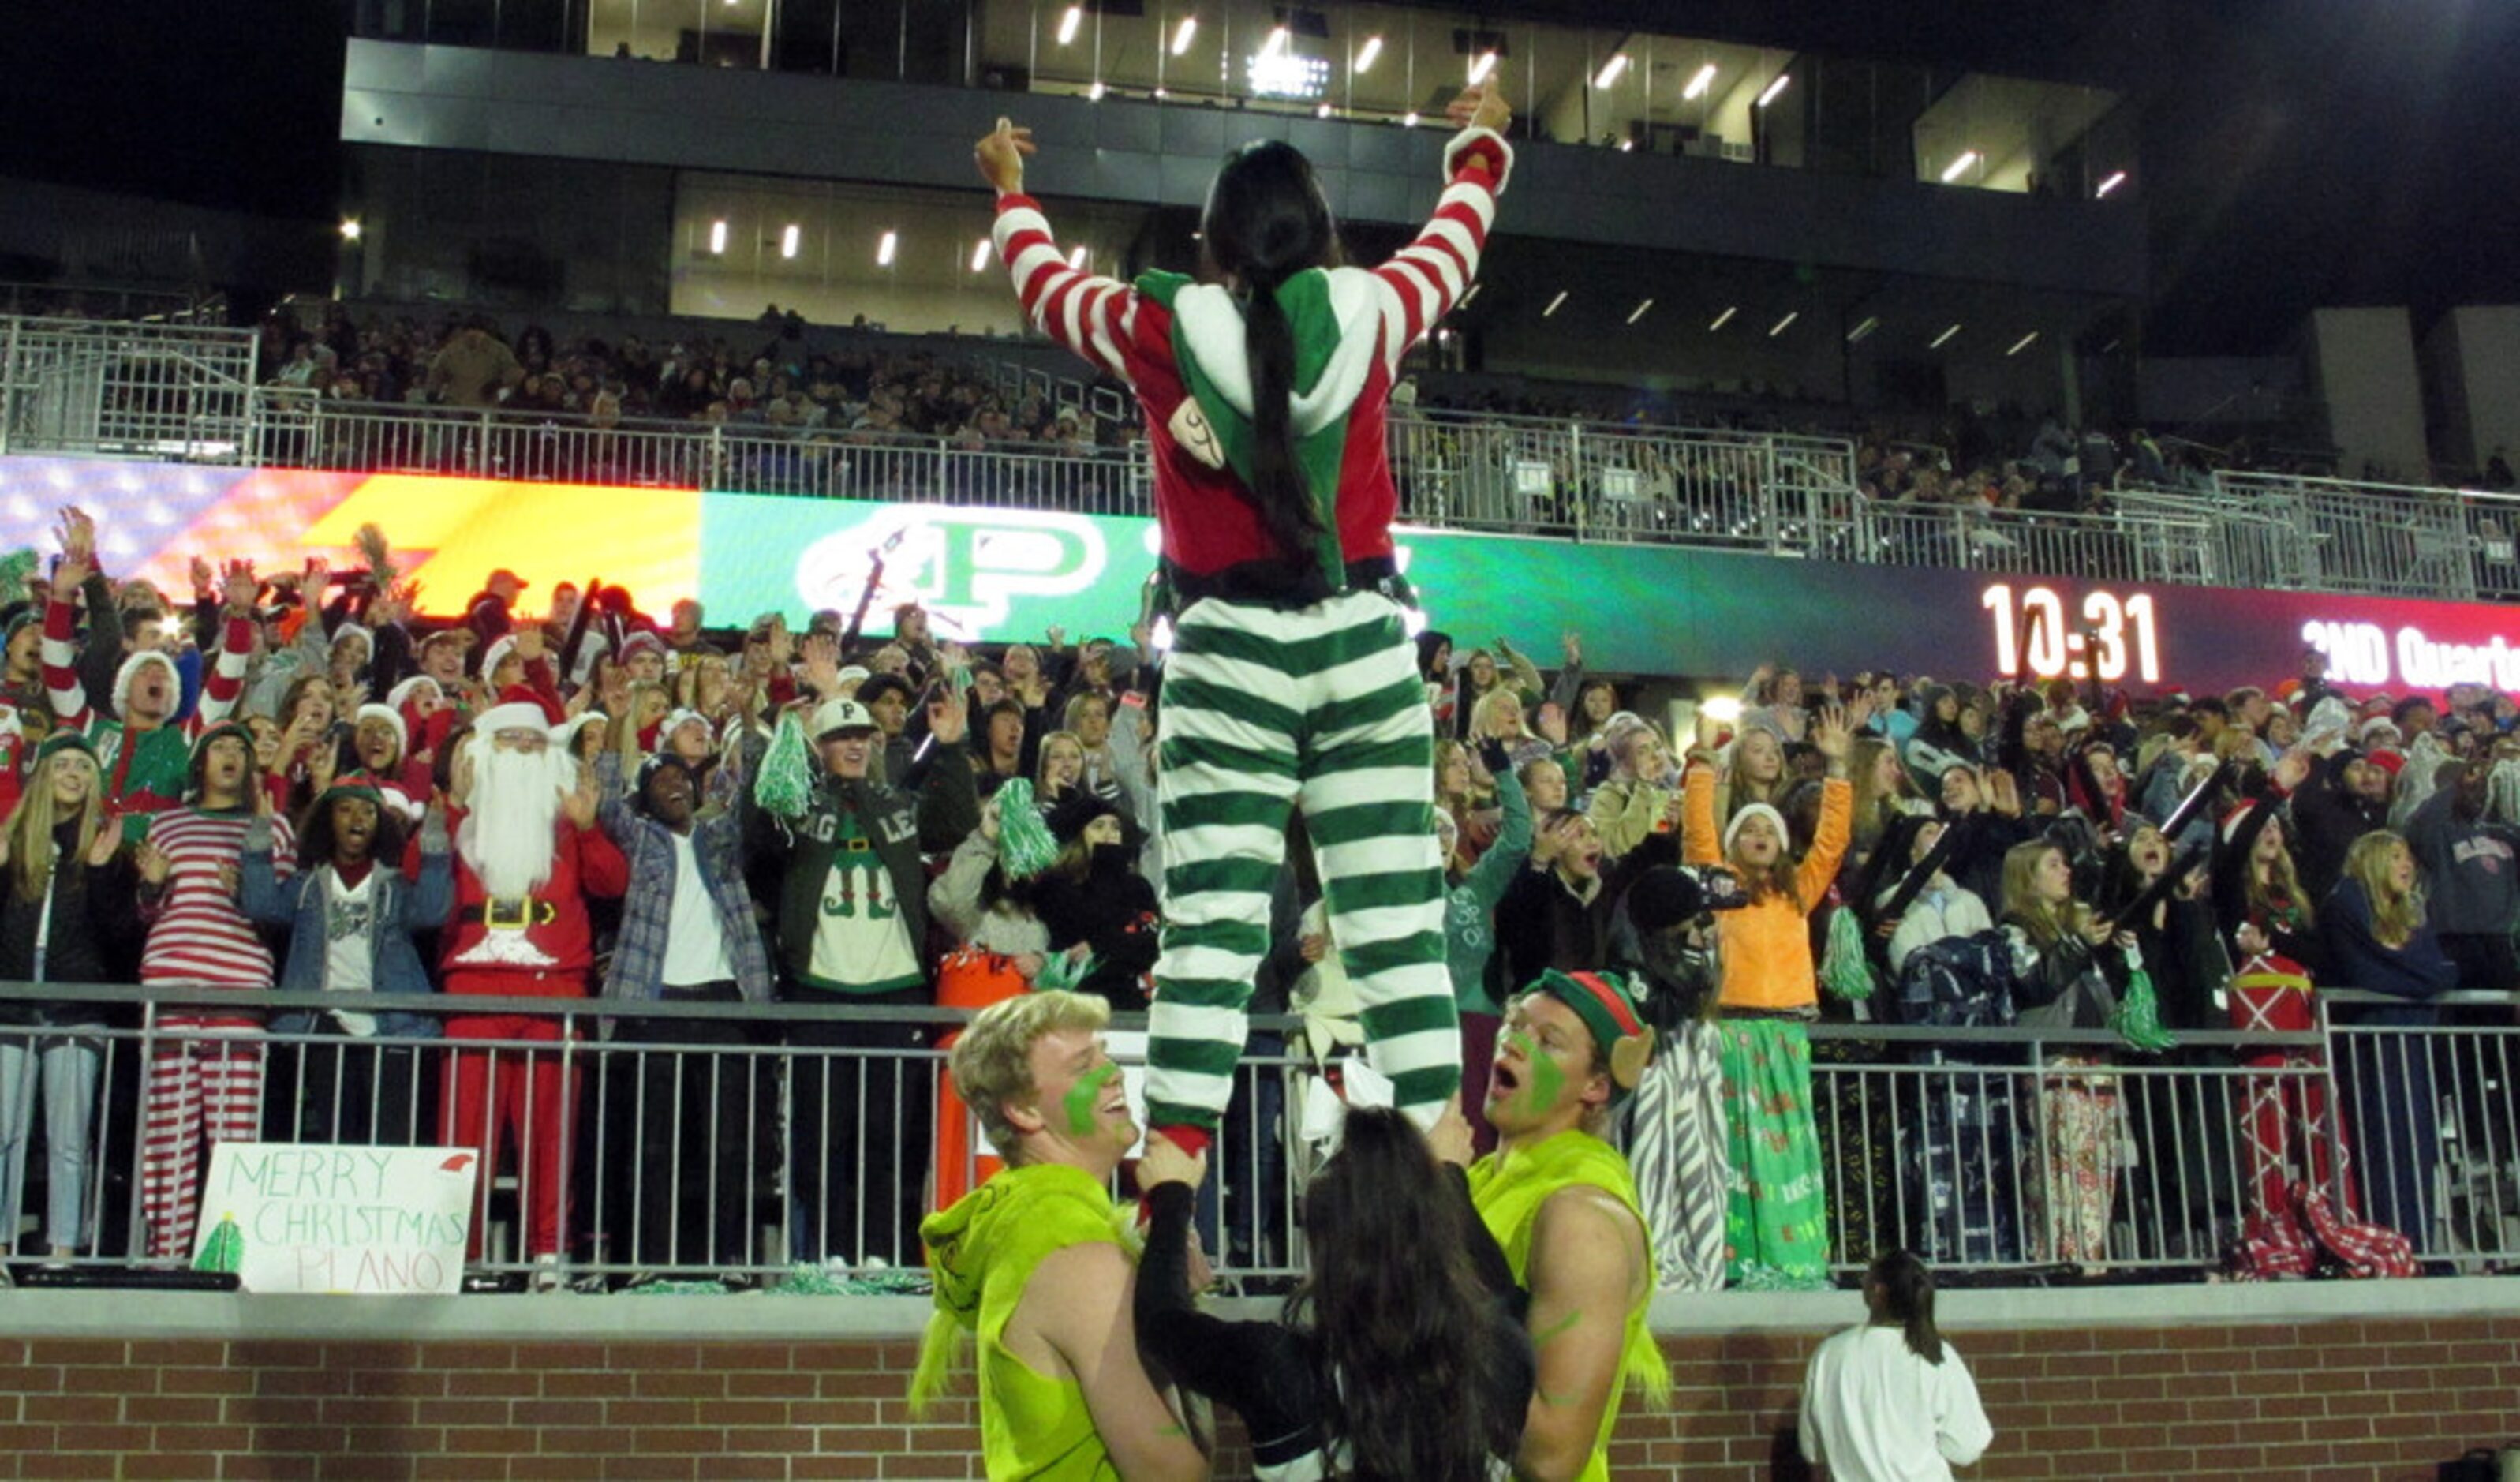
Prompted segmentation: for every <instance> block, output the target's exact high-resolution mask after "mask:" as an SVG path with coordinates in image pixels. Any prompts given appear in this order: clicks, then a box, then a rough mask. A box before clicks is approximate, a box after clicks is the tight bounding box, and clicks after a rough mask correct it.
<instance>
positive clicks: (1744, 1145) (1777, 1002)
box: [1681, 701, 1865, 1290]
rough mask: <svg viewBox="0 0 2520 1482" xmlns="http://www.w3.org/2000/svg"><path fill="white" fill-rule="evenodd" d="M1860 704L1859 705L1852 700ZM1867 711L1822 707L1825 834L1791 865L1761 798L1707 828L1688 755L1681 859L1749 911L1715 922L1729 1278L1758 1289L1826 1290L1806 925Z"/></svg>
mask: <svg viewBox="0 0 2520 1482" xmlns="http://www.w3.org/2000/svg"><path fill="white" fill-rule="evenodd" d="M1860 705H1861V702H1860V701H1859V706H1860ZM1864 719H1865V717H1864V715H1863V714H1861V713H1858V714H1855V715H1853V716H1849V714H1848V713H1847V712H1846V711H1843V710H1841V709H1839V708H1837V707H1836V706H1834V705H1831V706H1829V707H1828V708H1826V709H1824V710H1823V711H1822V712H1821V713H1820V716H1819V718H1818V719H1817V720H1816V721H1815V722H1814V723H1813V725H1812V727H1811V731H1810V741H1811V742H1812V743H1813V744H1814V745H1815V746H1817V747H1819V748H1820V753H1821V755H1822V756H1823V757H1824V758H1826V759H1827V762H1828V778H1827V781H1826V782H1824V783H1823V785H1822V791H1821V807H1820V827H1819V829H1818V831H1817V836H1816V837H1814V838H1813V840H1812V841H1811V847H1810V848H1809V849H1808V850H1807V851H1805V853H1804V854H1803V857H1802V859H1801V861H1800V862H1799V863H1797V862H1796V860H1795V859H1794V856H1793V849H1792V840H1791V839H1790V838H1789V837H1788V836H1787V831H1786V828H1785V821H1784V817H1783V816H1782V815H1781V814H1779V813H1778V811H1777V810H1776V809H1774V808H1772V807H1770V806H1768V805H1767V804H1766V803H1751V804H1748V805H1747V806H1745V807H1743V808H1741V809H1740V810H1739V811H1738V812H1736V813H1734V814H1733V818H1732V821H1731V822H1730V823H1728V824H1727V825H1725V827H1724V829H1723V831H1722V833H1721V834H1720V835H1719V834H1718V832H1717V831H1716V826H1715V790H1716V772H1715V768H1714V766H1713V759H1712V758H1711V757H1709V756H1705V755H1702V754H1701V755H1698V756H1695V757H1693V758H1692V760H1691V763H1690V766H1689V769H1688V780H1687V783H1686V784H1685V786H1684V800H1683V803H1682V814H1681V827H1682V833H1681V850H1682V856H1683V858H1684V859H1686V860H1687V862H1688V863H1689V864H1691V865H1699V866H1705V865H1725V866H1729V867H1730V868H1731V869H1732V870H1733V874H1734V875H1736V876H1739V877H1740V880H1741V883H1742V885H1743V886H1744V888H1745V889H1746V891H1747V893H1748V895H1749V904H1748V905H1747V906H1745V907H1743V908H1742V909H1740V910H1738V911H1728V912H1725V913H1724V914H1723V915H1722V916H1720V917H1718V918H1717V925H1716V936H1717V947H1716V951H1717V959H1718V962H1719V963H1720V965H1721V966H1720V982H1721V988H1720V991H1719V993H1718V997H1717V1001H1716V1002H1717V1007H1718V1010H1719V1012H1720V1013H1721V1015H1722V1022H1721V1024H1720V1026H1719V1027H1720V1030H1721V1037H1720V1043H1719V1045H1718V1055H1719V1058H1720V1060H1721V1061H1722V1064H1723V1068H1724V1123H1725V1141H1726V1143H1727V1145H1728V1146H1729V1150H1730V1153H1731V1160H1732V1165H1733V1187H1732V1194H1731V1198H1730V1200H1729V1202H1728V1205H1727V1208H1726V1210H1725V1281H1726V1284H1727V1285H1731V1286H1734V1287H1743V1288H1748V1289H1752V1290H1805V1289H1810V1290H1819V1289H1824V1288H1826V1287H1827V1285H1828V1202H1827V1197H1826V1190H1825V1188H1824V1186H1823V1181H1822V1176H1821V1161H1820V1137H1819V1134H1818V1132H1817V1131H1816V1130H1815V1128H1814V1126H1813V1122H1812V1077H1811V1036H1810V1031H1809V1030H1808V1029H1807V1028H1806V1027H1805V1026H1807V1025H1808V1024H1809V1023H1810V1022H1811V1021H1812V1020H1813V1019H1815V1018H1817V1017H1819V1016H1820V991H1819V974H1818V972H1817V970H1816V967H1815V965H1814V963H1813V962H1812V950H1811V929H1810V925H1809V921H1808V919H1809V917H1810V915H1811V913H1812V912H1813V911H1814V910H1815V909H1817V908H1818V907H1819V906H1820V905H1821V904H1822V902H1823V900H1825V899H1826V897H1827V894H1828V889H1829V883H1830V881H1832V880H1834V879H1835V878H1836V877H1837V867H1838V863H1839V861H1841V860H1842V859H1844V858H1845V856H1846V844H1847V836H1848V833H1849V831H1850V829H1851V825H1852V821H1853V818H1854V812H1855V801H1854V788H1853V787H1852V786H1850V785H1849V783H1848V782H1847V775H1846V774H1847V754H1848V752H1849V750H1850V749H1851V748H1852V746H1853V742H1854V731H1855V728H1856V727H1858V726H1861V725H1862V724H1863V723H1864Z"/></svg>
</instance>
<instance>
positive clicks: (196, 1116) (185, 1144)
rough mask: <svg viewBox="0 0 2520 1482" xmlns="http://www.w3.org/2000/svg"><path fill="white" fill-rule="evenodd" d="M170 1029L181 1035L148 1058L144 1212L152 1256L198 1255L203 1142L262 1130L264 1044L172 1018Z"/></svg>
mask: <svg viewBox="0 0 2520 1482" xmlns="http://www.w3.org/2000/svg"><path fill="white" fill-rule="evenodd" d="M166 1027H167V1028H168V1029H169V1030H170V1031H171V1032H172V1033H173V1034H175V1035H176V1036H179V1038H176V1039H174V1040H173V1041H171V1042H167V1041H161V1042H159V1044H158V1048H157V1051H156V1053H155V1054H154V1055H151V1056H150V1059H149V1089H148V1096H147V1106H146V1113H147V1126H146V1128H145V1130H144V1132H143V1135H142V1143H141V1149H140V1212H141V1215H142V1217H143V1218H145V1219H146V1220H147V1221H148V1223H149V1254H150V1256H151V1257H152V1258H153V1259H156V1260H166V1261H183V1260H190V1259H191V1258H192V1255H193V1230H194V1222H195V1220H196V1219H197V1218H198V1217H199V1216H200V1214H201V1201H202V1187H201V1185H202V1169H203V1148H204V1144H205V1143H206V1144H208V1145H216V1144H219V1143H250V1142H253V1141H254V1140H255V1139H256V1138H257V1137H259V1136H260V1135H261V1128H262V1061H263V1051H264V1046H263V1044H262V1042H261V1041H260V1039H258V1038H252V1037H234V1038H230V1037H217V1036H211V1035H206V1034H203V1033H202V1025H201V1023H200V1022H199V1021H197V1020H187V1021H181V1022H179V1021H175V1020H168V1021H167V1023H166ZM218 1027H227V1026H226V1024H224V1023H222V1024H221V1025H219V1026H218Z"/></svg>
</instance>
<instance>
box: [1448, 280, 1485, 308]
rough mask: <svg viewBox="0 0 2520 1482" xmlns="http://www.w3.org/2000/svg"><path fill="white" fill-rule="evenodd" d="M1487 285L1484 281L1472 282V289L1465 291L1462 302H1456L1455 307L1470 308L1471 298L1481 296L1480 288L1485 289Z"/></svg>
mask: <svg viewBox="0 0 2520 1482" xmlns="http://www.w3.org/2000/svg"><path fill="white" fill-rule="evenodd" d="M1485 287H1487V285H1485V284H1482V283H1474V284H1471V285H1470V291H1469V292H1466V293H1463V295H1462V301H1461V302H1459V303H1457V304H1455V305H1453V307H1455V308H1457V309H1466V308H1468V307H1469V306H1470V300H1471V299H1473V298H1476V297H1478V296H1479V290H1481V289H1483V288H1485Z"/></svg>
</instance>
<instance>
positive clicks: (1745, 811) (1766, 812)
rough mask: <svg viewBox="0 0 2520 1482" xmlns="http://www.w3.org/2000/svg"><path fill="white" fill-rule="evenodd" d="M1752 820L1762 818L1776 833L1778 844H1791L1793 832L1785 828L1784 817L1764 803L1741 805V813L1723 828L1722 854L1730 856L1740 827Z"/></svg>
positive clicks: (1735, 815)
mask: <svg viewBox="0 0 2520 1482" xmlns="http://www.w3.org/2000/svg"><path fill="white" fill-rule="evenodd" d="M1754 818H1764V819H1766V820H1767V821H1768V823H1769V825H1770V826H1771V827H1772V828H1774V829H1775V830H1776V831H1777V840H1778V842H1779V843H1781V844H1786V845H1790V844H1792V842H1793V837H1794V835H1793V831H1792V830H1790V829H1787V828H1786V827H1785V816H1784V815H1783V814H1781V813H1778V811H1777V810H1776V809H1774V808H1771V807H1769V806H1768V805H1767V804H1766V803H1743V804H1742V805H1741V811H1740V812H1738V813H1735V814H1733V822H1731V823H1729V824H1726V825H1725V826H1724V852H1725V853H1726V854H1731V853H1732V852H1733V838H1734V837H1735V836H1737V835H1738V834H1739V833H1740V831H1741V826H1742V825H1743V824H1746V823H1748V822H1749V821H1750V820H1752V819H1754Z"/></svg>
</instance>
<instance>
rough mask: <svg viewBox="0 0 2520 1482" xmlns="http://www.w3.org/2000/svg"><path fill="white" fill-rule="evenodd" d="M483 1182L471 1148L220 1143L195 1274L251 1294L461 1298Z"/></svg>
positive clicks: (214, 1152)
mask: <svg viewBox="0 0 2520 1482" xmlns="http://www.w3.org/2000/svg"><path fill="white" fill-rule="evenodd" d="M475 1172H476V1170H475V1159H474V1157H473V1154H472V1152H471V1151H470V1150H468V1149H465V1148H461V1147H319V1146H313V1145H306V1144H300V1143H221V1144H218V1145H215V1146H213V1147H212V1148H211V1149H210V1176H209V1179H208V1181H207V1182H206V1183H205V1184H204V1185H203V1189H202V1219H201V1234H200V1235H198V1236H197V1237H196V1240H195V1244H194V1250H193V1265H194V1267H195V1269H196V1270H202V1271H232V1272H235V1273H236V1274H237V1280H238V1282H239V1284H241V1285H242V1286H243V1287H244V1288H245V1289H246V1290H248V1291H266V1292H267V1291H297V1292H335V1293H342V1294H352V1293H355V1294H359V1295H382V1294H393V1293H412V1292H437V1293H444V1294H448V1295H452V1294H453V1293H454V1292H455V1291H456V1290H457V1289H458V1287H459V1283H460V1282H461V1281H462V1280H463V1278H464V1239H465V1235H466V1234H467V1232H468V1230H469V1227H470V1222H471V1220H472V1184H473V1179H474V1176H475Z"/></svg>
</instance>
